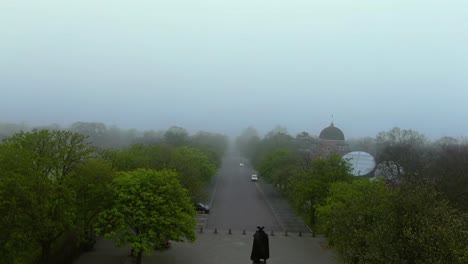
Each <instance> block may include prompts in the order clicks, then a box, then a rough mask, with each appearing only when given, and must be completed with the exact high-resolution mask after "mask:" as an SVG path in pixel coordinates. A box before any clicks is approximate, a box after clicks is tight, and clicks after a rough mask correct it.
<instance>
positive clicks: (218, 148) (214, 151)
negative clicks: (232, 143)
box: [190, 132, 229, 167]
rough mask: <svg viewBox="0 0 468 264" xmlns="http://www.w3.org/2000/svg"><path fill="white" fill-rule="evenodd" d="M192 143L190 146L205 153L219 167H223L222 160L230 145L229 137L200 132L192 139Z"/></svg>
mask: <svg viewBox="0 0 468 264" xmlns="http://www.w3.org/2000/svg"><path fill="white" fill-rule="evenodd" d="M190 141H191V144H190V146H192V147H194V148H197V149H199V150H201V151H203V153H205V155H206V156H208V157H209V158H210V160H211V161H212V162H213V163H214V164H216V166H217V167H219V166H221V158H222V157H223V155H224V153H225V152H226V149H227V147H228V143H229V142H228V138H227V136H225V135H221V134H214V133H208V132H198V133H197V134H195V135H193V136H192V137H191V140H190Z"/></svg>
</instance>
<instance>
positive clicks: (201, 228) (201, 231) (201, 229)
mask: <svg viewBox="0 0 468 264" xmlns="http://www.w3.org/2000/svg"><path fill="white" fill-rule="evenodd" d="M201 233H203V227H202V226H201V227H200V234H201Z"/></svg>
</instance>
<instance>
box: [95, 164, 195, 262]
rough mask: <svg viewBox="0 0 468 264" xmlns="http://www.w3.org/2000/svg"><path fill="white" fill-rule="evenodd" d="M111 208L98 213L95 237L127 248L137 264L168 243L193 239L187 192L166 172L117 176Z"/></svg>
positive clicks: (192, 223)
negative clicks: (102, 236)
mask: <svg viewBox="0 0 468 264" xmlns="http://www.w3.org/2000/svg"><path fill="white" fill-rule="evenodd" d="M112 192H113V198H114V199H113V200H114V204H113V206H112V207H111V209H109V210H107V211H105V212H104V213H102V215H101V217H100V223H101V225H100V227H99V228H98V229H97V231H98V233H100V234H104V235H105V236H106V237H107V238H113V237H114V236H115V235H117V238H116V240H115V242H116V244H117V245H125V244H129V245H130V246H131V247H132V249H133V250H134V253H135V254H136V255H137V263H141V256H142V253H150V252H151V251H153V250H154V248H155V247H156V248H157V247H159V246H160V245H161V244H162V243H165V242H166V241H168V240H174V241H183V240H186V241H193V240H194V239H195V231H194V230H195V225H196V220H195V218H194V215H195V211H194V208H193V204H192V202H191V201H190V198H189V196H188V192H187V190H185V189H184V188H183V187H182V185H181V184H180V183H179V181H178V180H177V173H176V172H174V171H169V170H161V171H155V170H147V169H137V170H134V171H130V172H120V173H119V176H118V177H117V178H116V179H115V180H114V182H113V184H112Z"/></svg>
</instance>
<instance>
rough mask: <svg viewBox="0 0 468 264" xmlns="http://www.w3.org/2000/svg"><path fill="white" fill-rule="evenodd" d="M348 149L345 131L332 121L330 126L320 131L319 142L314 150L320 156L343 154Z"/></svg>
mask: <svg viewBox="0 0 468 264" xmlns="http://www.w3.org/2000/svg"><path fill="white" fill-rule="evenodd" d="M348 151H349V146H348V144H346V141H345V136H344V133H343V131H341V129H339V128H337V127H336V126H335V125H334V124H333V122H331V124H330V126H328V127H326V128H324V129H323V130H322V131H321V132H320V135H319V144H318V146H317V147H316V149H315V151H314V152H315V153H316V154H317V155H319V156H328V155H330V154H332V153H336V154H339V155H343V154H345V153H346V152H348Z"/></svg>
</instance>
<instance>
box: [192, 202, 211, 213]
mask: <svg viewBox="0 0 468 264" xmlns="http://www.w3.org/2000/svg"><path fill="white" fill-rule="evenodd" d="M195 210H197V212H199V213H202V214H209V213H210V207H209V206H208V205H205V204H202V203H196V204H195Z"/></svg>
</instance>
